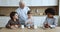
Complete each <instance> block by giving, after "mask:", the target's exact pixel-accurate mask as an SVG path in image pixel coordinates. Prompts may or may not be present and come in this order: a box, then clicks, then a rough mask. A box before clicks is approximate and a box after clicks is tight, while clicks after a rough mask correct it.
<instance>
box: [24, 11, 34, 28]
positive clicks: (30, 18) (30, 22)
mask: <svg viewBox="0 0 60 32" xmlns="http://www.w3.org/2000/svg"><path fill="white" fill-rule="evenodd" d="M27 15H28V19H27V21H26V22H25V24H26V26H27V27H28V28H33V26H34V22H33V19H32V15H31V11H28V13H27Z"/></svg>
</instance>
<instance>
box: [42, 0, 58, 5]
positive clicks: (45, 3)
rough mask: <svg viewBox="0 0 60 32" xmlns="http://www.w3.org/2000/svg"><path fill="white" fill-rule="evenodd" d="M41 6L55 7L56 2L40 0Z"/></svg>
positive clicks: (56, 0)
mask: <svg viewBox="0 0 60 32" xmlns="http://www.w3.org/2000/svg"><path fill="white" fill-rule="evenodd" d="M42 3H43V4H42V6H57V5H58V0H42Z"/></svg>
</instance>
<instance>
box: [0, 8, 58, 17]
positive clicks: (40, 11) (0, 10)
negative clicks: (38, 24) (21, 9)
mask: <svg viewBox="0 0 60 32" xmlns="http://www.w3.org/2000/svg"><path fill="white" fill-rule="evenodd" d="M17 8H18V7H0V15H1V14H3V15H7V16H8V15H9V14H10V12H12V11H15V10H16V9H17ZM47 8H48V7H30V9H31V11H32V13H33V15H37V16H39V15H41V14H42V15H43V14H44V11H45V9H47ZM52 8H54V9H55V10H56V11H57V12H56V14H58V7H52ZM37 10H38V13H36V11H37Z"/></svg>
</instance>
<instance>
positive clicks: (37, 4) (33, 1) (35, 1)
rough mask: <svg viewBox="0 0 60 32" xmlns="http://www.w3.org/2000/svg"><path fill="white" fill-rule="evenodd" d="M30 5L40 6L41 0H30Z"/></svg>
mask: <svg viewBox="0 0 60 32" xmlns="http://www.w3.org/2000/svg"><path fill="white" fill-rule="evenodd" d="M31 5H32V6H42V0H32V1H31Z"/></svg>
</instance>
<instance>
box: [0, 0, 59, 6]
mask: <svg viewBox="0 0 60 32" xmlns="http://www.w3.org/2000/svg"><path fill="white" fill-rule="evenodd" d="M19 1H20V0H0V6H19ZM23 1H24V2H25V3H26V6H57V5H58V0H23Z"/></svg>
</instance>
